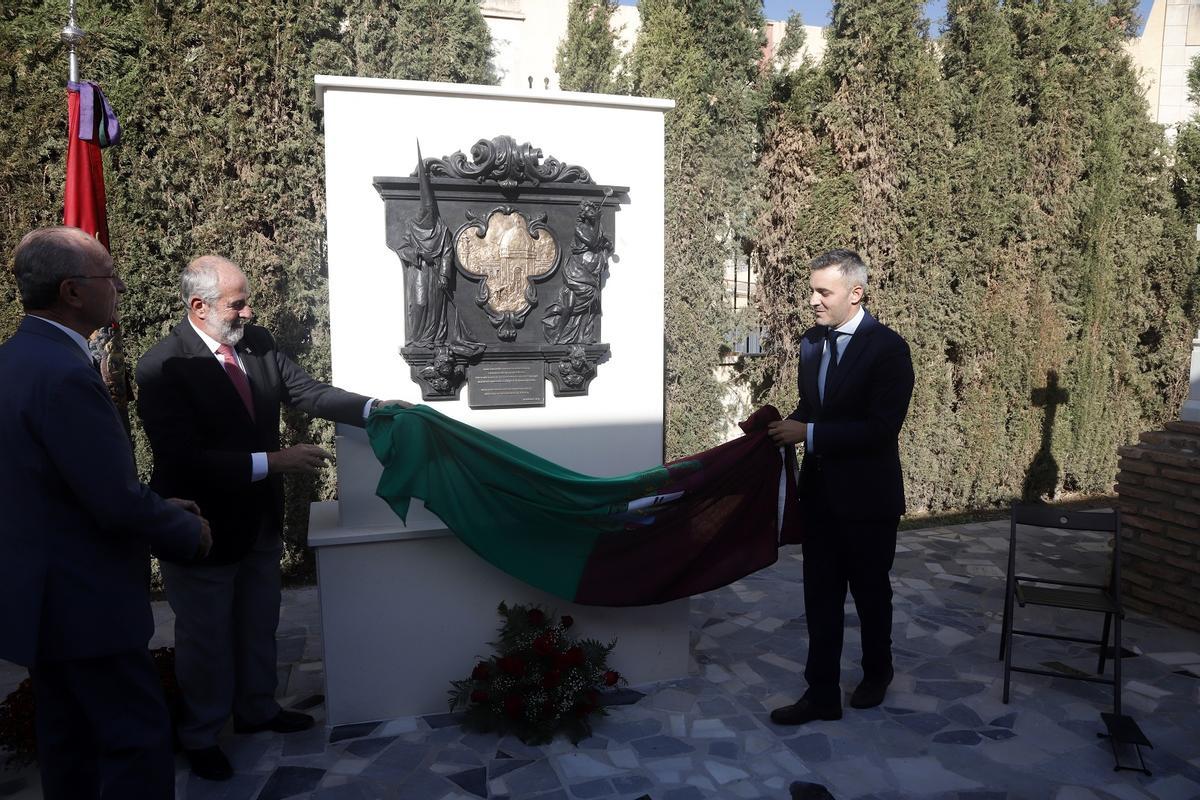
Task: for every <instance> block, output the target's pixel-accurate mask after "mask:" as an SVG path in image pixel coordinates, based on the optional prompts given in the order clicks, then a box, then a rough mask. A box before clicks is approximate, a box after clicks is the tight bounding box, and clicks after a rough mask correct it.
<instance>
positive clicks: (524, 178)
mask: <svg viewBox="0 0 1200 800" xmlns="http://www.w3.org/2000/svg"><path fill="white" fill-rule="evenodd" d="M539 162H541V163H539ZM425 165H426V168H427V169H428V170H429V172H430V174H432V175H445V176H447V177H450V178H466V179H473V180H476V181H478V182H479V183H483V182H484V181H489V180H491V181H495V182H497V183H499V184H500V185H501V186H503V187H504V188H506V189H511V188H513V187H514V186H517V185H518V184H521V183H529V184H532V185H534V186H539V185H541V184H543V183H592V176H591V175H589V174H588V171H587V170H586V169H584V168H583V167H579V166H575V165H574V164H564V163H563V162H562V161H559V160H558V159H557V158H554V157H553V156H551V157H549V158H546V160H545V161H544V162H543V161H542V150H541V148H539V147H534V146H533V145H532V144H530V143H529V142H525V143H524V144H517V140H516V139H514V138H512V137H511V136H497V137H495V138H493V139H491V140H488V139H480V140H479V141H478V142H476V143H475V144H474V145H472V146H471V157H470V160H468V159H467V156H466V155H465V154H464V153H463V152H462V151H461V150H459V151H457V152H455V153H454V154H452V155H449V156H447V157H446V158H430V159H427V160H426V161H425Z"/></svg>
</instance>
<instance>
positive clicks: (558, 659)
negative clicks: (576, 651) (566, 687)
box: [554, 653, 571, 669]
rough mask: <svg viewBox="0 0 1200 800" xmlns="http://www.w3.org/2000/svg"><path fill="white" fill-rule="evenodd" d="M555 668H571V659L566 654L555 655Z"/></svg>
mask: <svg viewBox="0 0 1200 800" xmlns="http://www.w3.org/2000/svg"><path fill="white" fill-rule="evenodd" d="M554 666H555V667H557V668H558V669H567V668H568V667H570V666H571V657H570V656H569V655H567V654H566V653H555V654H554Z"/></svg>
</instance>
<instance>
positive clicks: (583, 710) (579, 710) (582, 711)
mask: <svg viewBox="0 0 1200 800" xmlns="http://www.w3.org/2000/svg"><path fill="white" fill-rule="evenodd" d="M590 713H592V710H591V709H590V708H588V707H587V706H575V716H577V717H581V718H582V717H586V716H587V715H588V714H590Z"/></svg>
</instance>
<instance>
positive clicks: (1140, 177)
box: [1009, 0, 1195, 495]
mask: <svg viewBox="0 0 1200 800" xmlns="http://www.w3.org/2000/svg"><path fill="white" fill-rule="evenodd" d="M1132 10H1133V9H1132V4H1131V3H1130V2H1125V0H1120V1H1119V2H1107V3H1097V2H1089V1H1087V0H1068V1H1067V2H1058V3H1035V2H1032V1H1029V2H1013V3H1010V4H1009V13H1010V15H1011V20H1012V26H1013V30H1014V32H1015V34H1016V39H1017V47H1018V53H1019V56H1020V59H1019V61H1020V72H1019V79H1018V80H1019V82H1018V96H1019V97H1022V98H1023V99H1024V103H1025V105H1026V113H1027V117H1026V118H1027V124H1026V126H1025V128H1024V131H1023V134H1024V141H1025V154H1026V155H1025V157H1026V159H1027V162H1028V163H1029V164H1030V166H1031V172H1030V181H1029V191H1030V194H1031V195H1032V200H1033V202H1032V204H1031V206H1032V212H1031V213H1030V214H1029V217H1028V223H1029V224H1028V227H1029V231H1030V240H1029V247H1028V255H1029V258H1030V267H1031V268H1032V269H1033V270H1034V275H1035V276H1036V282H1035V283H1034V286H1033V292H1032V293H1031V296H1030V306H1031V307H1032V308H1033V309H1034V314H1033V316H1034V318H1035V319H1040V320H1041V322H1040V324H1039V325H1038V327H1037V331H1036V333H1037V334H1038V336H1039V340H1038V341H1037V344H1036V348H1037V351H1036V353H1035V356H1034V358H1035V364H1034V370H1033V379H1034V381H1035V382H1037V381H1040V380H1042V379H1043V377H1044V376H1045V375H1048V374H1050V372H1051V371H1053V372H1054V373H1055V374H1057V376H1058V377H1059V379H1060V382H1061V386H1062V388H1063V390H1064V391H1065V393H1066V398H1065V401H1064V406H1063V408H1062V410H1061V411H1060V412H1059V414H1058V419H1057V424H1056V425H1055V427H1054V430H1053V431H1052V432H1050V435H1049V444H1048V446H1049V447H1050V448H1051V449H1052V451H1053V456H1054V462H1055V466H1056V467H1057V470H1058V475H1057V480H1056V481H1053V482H1052V483H1051V484H1050V485H1048V486H1043V487H1040V488H1041V492H1040V493H1041V494H1049V495H1053V494H1055V493H1056V492H1059V491H1067V492H1085V493H1093V492H1098V491H1109V490H1111V487H1112V482H1113V476H1114V475H1115V471H1116V458H1117V452H1116V451H1117V447H1118V446H1120V445H1121V444H1124V443H1126V442H1128V441H1130V440H1131V439H1132V438H1133V437H1134V436H1135V435H1136V433H1137V432H1138V431H1139V430H1140V429H1143V428H1145V427H1153V426H1156V425H1157V424H1161V422H1162V421H1163V419H1164V417H1166V416H1168V415H1169V414H1171V413H1174V410H1175V409H1176V408H1177V407H1178V401H1179V400H1180V399H1181V393H1180V389H1181V382H1180V381H1179V380H1178V377H1177V376H1179V374H1180V371H1181V368H1182V367H1183V366H1184V365H1186V358H1185V357H1184V349H1185V348H1184V342H1185V341H1186V339H1187V334H1182V331H1183V330H1184V329H1185V327H1186V322H1185V309H1186V308H1188V307H1189V306H1190V300H1189V299H1188V297H1187V296H1186V295H1187V292H1188V289H1189V286H1190V281H1189V280H1188V278H1187V277H1185V276H1186V275H1187V273H1188V272H1189V271H1190V270H1193V269H1194V266H1193V265H1194V263H1195V258H1194V256H1189V255H1188V254H1189V253H1190V252H1194V247H1195V245H1194V243H1192V242H1190V241H1187V239H1186V237H1185V236H1184V229H1183V226H1182V222H1181V220H1180V218H1179V215H1178V211H1177V209H1176V208H1175V207H1174V203H1172V202H1171V196H1170V193H1169V184H1168V173H1167V168H1166V163H1165V160H1164V158H1163V155H1162V153H1163V152H1164V151H1165V150H1166V143H1165V142H1164V140H1163V138H1162V132H1161V128H1159V127H1158V126H1156V125H1154V124H1153V123H1151V122H1150V121H1149V120H1148V119H1147V117H1146V113H1145V101H1144V99H1143V97H1142V94H1141V90H1140V86H1139V85H1138V82H1137V79H1136V75H1135V73H1134V70H1133V67H1132V65H1131V64H1130V62H1129V59H1128V56H1127V55H1126V54H1125V52H1124V50H1123V48H1122V44H1123V42H1124V40H1125V38H1126V37H1127V36H1128V35H1129V32H1130V28H1131V24H1130V19H1131V17H1132ZM1181 256H1182V258H1180V257H1181ZM1181 263H1182V264H1183V265H1185V266H1184V268H1183V269H1182V270H1181V269H1180V264H1181ZM1181 273H1182V274H1181ZM1129 298H1139V299H1141V301H1140V302H1139V301H1134V302H1130V301H1129ZM1181 334H1182V335H1181ZM1040 385H1041V384H1040V383H1035V387H1036V386H1040ZM1051 477H1054V476H1051Z"/></svg>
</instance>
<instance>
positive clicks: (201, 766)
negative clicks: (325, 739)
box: [137, 255, 399, 780]
mask: <svg viewBox="0 0 1200 800" xmlns="http://www.w3.org/2000/svg"><path fill="white" fill-rule="evenodd" d="M180 288H181V296H182V299H183V302H184V305H185V306H186V308H187V318H186V319H185V320H183V322H181V323H179V324H178V325H176V326H175V328H174V329H173V330H172V331H171V333H170V334H169V335H168V336H166V337H165V338H164V339H162V340H161V341H159V342H158V343H157V344H156V345H154V347H152V348H151V349H150V350H149V351H148V352H147V353H146V354H145V355H144V356H143V357H142V359H141V360H140V361H139V362H138V366H137V385H138V413H139V415H140V416H141V419H142V422H143V424H144V425H145V428H146V434H147V436H148V437H149V438H150V444H151V447H152V448H153V450H154V474H153V476H152V478H151V481H150V485H151V486H152V487H154V488H155V489H156V490H158V491H166V492H169V493H175V492H186V493H188V496H189V497H193V498H194V499H195V500H196V503H197V504H198V505H199V506H200V508H201V510H202V512H203V513H204V515H205V516H206V517H208V519H209V520H210V521H211V523H212V531H213V548H212V552H211V553H210V554H209V556H208V558H207V559H206V560H205V561H204V562H203V563H202V564H188V563H173V562H165V563H164V564H163V577H164V580H165V584H166V592H167V599H168V601H170V603H171V607H172V608H173V609H174V611H175V648H176V650H175V670H176V677H177V678H178V681H179V687H180V690H181V692H182V696H183V708H182V711H181V719H180V721H179V725H178V727H177V733H178V735H179V739H180V742H181V743H182V744H183V747H184V749H185V752H186V755H187V757H188V760H189V762H190V763H191V768H192V772H193V773H195V774H196V775H198V776H200V777H203V778H207V779H209V780H224V779H227V778H229V777H231V776H232V774H233V770H232V767H231V765H230V763H229V761H228V759H227V758H226V757H225V755H224V753H223V752H222V751H221V749H220V747H219V745H218V744H217V736H218V734H219V733H220V731H221V728H222V727H223V726H224V724H225V721H226V720H227V719H228V718H229V716H230V715H231V714H232V715H233V718H234V729H235V731H237V732H240V733H245V732H254V731H260V730H273V731H277V732H280V733H289V732H294V731H299V730H304V729H306V728H309V727H311V726H312V724H313V719H312V717H310V716H308V715H307V714H302V713H299V712H297V711H290V710H285V709H281V708H280V706H279V704H278V703H277V702H276V701H275V689H276V684H277V678H276V663H275V659H276V653H275V629H276V627H277V626H278V624H279V601H280V587H281V579H280V573H279V557H280V553H281V550H282V546H283V545H282V541H281V539H280V533H281V531H282V529H283V481H282V475H283V474H284V473H289V472H291V473H306V472H313V471H315V470H317V469H319V468H320V466H321V465H322V464H323V463H324V461H325V460H327V459H328V458H330V454H329V453H327V452H325V451H324V450H322V449H321V448H320V447H317V446H316V445H312V444H298V445H293V446H291V447H280V440H279V409H280V405H281V404H283V405H288V406H291V407H294V408H298V409H300V410H301V411H304V412H306V413H308V414H311V415H313V416H317V417H321V418H324V419H330V420H334V421H336V422H342V423H346V424H349V425H357V426H359V427H361V426H363V424H364V422H365V420H366V417H367V415H368V414H369V413H370V411H371V409H372V408H373V407H376V406H378V405H380V401H378V400H372V399H371V398H369V397H365V396H364V395H360V394H354V393H352V392H346V391H343V390H341V389H338V388H335V387H333V386H329V385H328V384H325V383H321V382H319V381H316V380H314V379H313V378H311V377H310V376H309V375H308V374H307V373H305V372H304V370H302V369H301V368H300V367H299V366H297V365H296V363H295V362H294V361H292V360H291V359H290V358H288V357H287V356H286V355H285V354H283V353H282V352H280V351H279V350H278V349H277V348H276V346H275V340H274V339H273V338H272V337H271V334H270V333H268V332H267V330H266V329H264V328H261V327H258V326H256V325H251V324H249V322H250V319H251V318H252V317H253V312H252V311H251V309H250V294H249V285H248V283H247V281H246V276H245V275H244V274H243V273H242V271H241V270H240V269H238V267H237V266H236V265H235V264H233V263H232V262H231V261H229V260H227V259H225V258H221V257H219V256H212V255H209V256H201V257H199V258H197V259H195V260H194V261H192V263H191V264H189V265H188V267H187V269H185V270H184V272H183V274H182V277H181V280H180ZM392 402H399V401H392Z"/></svg>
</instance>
